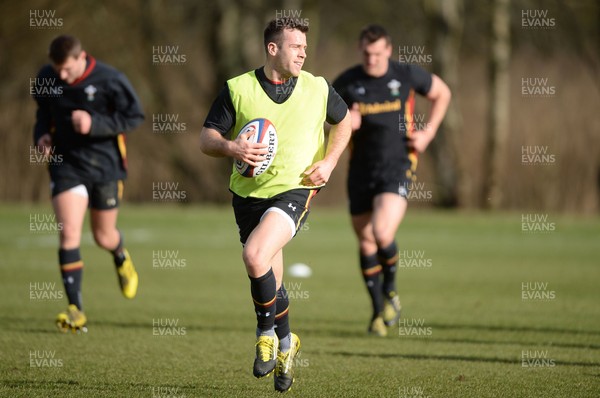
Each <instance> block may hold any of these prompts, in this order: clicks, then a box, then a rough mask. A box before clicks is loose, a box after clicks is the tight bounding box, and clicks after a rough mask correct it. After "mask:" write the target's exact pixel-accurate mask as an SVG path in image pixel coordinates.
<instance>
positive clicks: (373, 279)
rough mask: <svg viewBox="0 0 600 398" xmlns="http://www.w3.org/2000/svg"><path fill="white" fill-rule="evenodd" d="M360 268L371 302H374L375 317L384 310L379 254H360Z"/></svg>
mask: <svg viewBox="0 0 600 398" xmlns="http://www.w3.org/2000/svg"><path fill="white" fill-rule="evenodd" d="M360 268H361V270H362V276H363V279H364V280H365V284H366V285H367V290H368V291H369V296H371V303H372V304H373V319H375V317H376V316H378V315H379V314H380V313H381V311H383V295H382V290H381V278H380V274H381V265H380V264H379V261H378V259H377V255H375V254H373V255H370V256H364V255H362V254H361V255H360Z"/></svg>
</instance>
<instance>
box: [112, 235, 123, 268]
mask: <svg viewBox="0 0 600 398" xmlns="http://www.w3.org/2000/svg"><path fill="white" fill-rule="evenodd" d="M110 252H111V253H112V255H113V259H114V260H115V265H116V266H117V267H120V266H121V265H123V263H124V262H125V253H124V252H123V234H122V233H121V231H119V244H118V245H117V247H116V249H114V250H111V251H110Z"/></svg>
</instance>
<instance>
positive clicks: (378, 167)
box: [333, 25, 450, 336]
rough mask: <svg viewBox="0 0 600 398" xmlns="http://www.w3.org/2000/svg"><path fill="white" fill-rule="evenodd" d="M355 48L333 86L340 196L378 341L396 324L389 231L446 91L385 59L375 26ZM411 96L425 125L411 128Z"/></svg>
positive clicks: (386, 39) (385, 42) (394, 254)
mask: <svg viewBox="0 0 600 398" xmlns="http://www.w3.org/2000/svg"><path fill="white" fill-rule="evenodd" d="M359 46H360V51H361V54H362V58H363V62H362V65H357V66H354V67H352V68H350V69H348V70H347V71H345V72H344V73H342V74H341V75H340V76H339V77H338V78H337V79H336V80H335V81H334V82H333V87H334V88H335V89H336V90H337V91H338V93H339V94H340V95H341V96H342V98H343V99H344V101H346V103H347V104H348V107H350V112H351V115H352V130H353V136H352V141H351V158H350V168H349V171H348V196H349V199H350V214H351V216H352V226H353V228H354V232H355V234H356V236H357V238H358V241H359V246H360V267H361V270H362V274H363V278H364V281H365V284H366V285H367V290H368V292H369V296H370V297H371V301H372V304H373V316H372V318H371V323H370V325H369V332H370V333H373V334H376V335H379V336H385V335H387V328H386V325H387V326H391V325H393V324H395V323H396V322H397V321H398V318H399V317H400V309H401V306H400V299H399V298H398V294H397V292H396V286H395V274H396V266H397V261H398V249H397V246H396V242H395V236H396V231H397V230H398V226H399V225H400V222H401V221H402V218H403V217H404V213H405V211H406V207H407V196H408V188H409V183H410V182H411V181H413V180H414V179H415V178H416V175H415V171H416V166H417V154H418V153H421V152H423V151H424V150H425V149H426V148H427V145H428V144H429V142H431V140H432V139H433V137H434V136H435V133H436V131H437V129H438V127H439V125H440V123H441V121H442V119H443V117H444V115H445V113H446V109H447V107H448V103H449V102H450V90H449V89H448V86H446V84H445V83H444V82H443V81H442V80H441V79H440V78H439V77H437V76H436V75H433V74H430V73H429V72H427V71H425V70H424V69H422V68H420V67H418V66H415V65H407V64H401V63H398V62H395V61H392V60H390V57H391V55H392V43H391V38H390V36H389V35H388V34H387V32H386V31H385V29H384V28H383V27H381V26H378V25H370V26H367V27H366V28H364V29H363V30H362V31H361V33H360V38H359ZM415 93H417V94H420V95H423V96H425V97H426V98H427V99H428V100H429V101H430V102H431V109H430V112H429V119H428V121H427V123H425V126H426V127H425V128H423V129H418V130H417V129H414V126H415V123H414V120H413V110H414V96H415ZM419 127H421V126H419ZM414 130H416V131H414ZM381 274H383V278H381ZM382 279H383V280H382Z"/></svg>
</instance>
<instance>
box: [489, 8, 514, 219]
mask: <svg viewBox="0 0 600 398" xmlns="http://www.w3.org/2000/svg"><path fill="white" fill-rule="evenodd" d="M491 33H492V34H491V49H492V54H491V60H490V64H489V71H490V97H491V98H490V112H489V119H488V140H487V147H486V151H485V152H486V157H485V159H486V165H485V169H484V170H485V171H487V172H486V173H485V174H484V176H488V178H487V180H485V181H484V192H483V194H484V195H483V197H482V204H483V205H484V207H487V208H491V209H498V208H499V207H500V206H501V205H502V202H503V197H502V188H501V186H500V181H501V178H502V168H503V166H504V165H503V161H502V159H503V158H504V157H505V155H506V141H507V139H508V134H509V128H510V120H509V106H510V81H509V79H510V73H509V67H510V0H494V4H493V8H492V32H491Z"/></svg>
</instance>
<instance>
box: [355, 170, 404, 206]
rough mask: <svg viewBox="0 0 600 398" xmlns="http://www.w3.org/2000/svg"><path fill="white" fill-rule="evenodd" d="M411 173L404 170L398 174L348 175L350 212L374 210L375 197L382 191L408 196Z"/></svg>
mask: <svg viewBox="0 0 600 398" xmlns="http://www.w3.org/2000/svg"><path fill="white" fill-rule="evenodd" d="M408 174H409V173H407V172H406V171H403V172H401V173H397V174H396V175H389V173H388V175H386V176H382V175H380V176H369V177H367V176H358V175H355V174H349V175H348V182H347V188H348V199H349V201H350V214H351V215H353V216H354V215H358V214H363V213H368V212H370V211H372V210H373V199H374V198H375V196H377V195H379V194H382V193H395V194H398V195H400V196H402V197H403V198H404V199H406V198H408V188H409V186H410V183H411V178H410V177H409V176H408Z"/></svg>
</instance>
